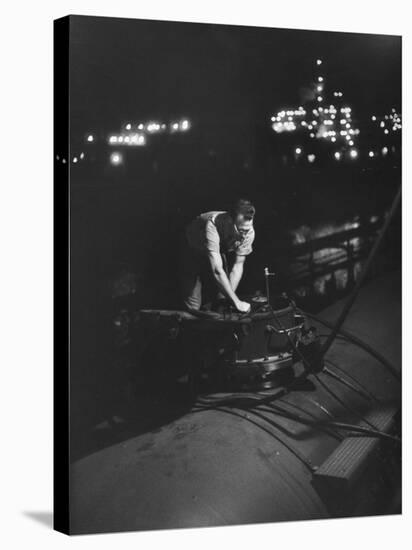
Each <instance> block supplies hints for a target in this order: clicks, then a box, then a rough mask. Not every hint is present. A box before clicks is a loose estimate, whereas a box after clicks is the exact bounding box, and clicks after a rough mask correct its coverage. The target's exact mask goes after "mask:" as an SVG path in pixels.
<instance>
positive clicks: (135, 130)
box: [86, 119, 191, 146]
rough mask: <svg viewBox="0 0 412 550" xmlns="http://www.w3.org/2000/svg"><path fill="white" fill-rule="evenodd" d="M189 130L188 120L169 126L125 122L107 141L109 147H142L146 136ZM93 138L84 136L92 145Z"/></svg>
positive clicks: (89, 135)
mask: <svg viewBox="0 0 412 550" xmlns="http://www.w3.org/2000/svg"><path fill="white" fill-rule="evenodd" d="M190 128H191V122H190V120H188V119H183V120H180V121H173V122H170V123H169V124H166V123H160V122H156V121H150V122H146V123H143V122H139V123H138V124H132V123H131V122H127V123H126V124H125V125H124V130H123V131H121V132H120V133H118V134H111V135H110V136H109V137H108V138H107V141H108V143H109V145H135V146H143V145H146V144H147V137H146V136H147V134H156V133H162V132H166V131H167V130H169V132H170V133H171V134H174V133H176V132H187V131H188V130H190ZM95 139H96V138H95V136H94V135H93V134H88V135H87V136H86V141H87V143H94V142H95Z"/></svg>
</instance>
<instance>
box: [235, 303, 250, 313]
mask: <svg viewBox="0 0 412 550" xmlns="http://www.w3.org/2000/svg"><path fill="white" fill-rule="evenodd" d="M235 306H236V309H237V310H238V311H240V312H241V313H247V312H248V311H250V304H249V303H248V302H242V301H241V300H239V301H238V302H236V304H235Z"/></svg>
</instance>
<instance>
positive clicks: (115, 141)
mask: <svg viewBox="0 0 412 550" xmlns="http://www.w3.org/2000/svg"><path fill="white" fill-rule="evenodd" d="M109 143H117V136H110V138H109Z"/></svg>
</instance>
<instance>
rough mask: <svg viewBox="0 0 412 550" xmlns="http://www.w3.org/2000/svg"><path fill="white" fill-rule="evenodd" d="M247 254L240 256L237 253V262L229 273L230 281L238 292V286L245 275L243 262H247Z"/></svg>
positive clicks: (233, 288)
mask: <svg viewBox="0 0 412 550" xmlns="http://www.w3.org/2000/svg"><path fill="white" fill-rule="evenodd" d="M245 260H246V256H239V255H238V254H236V259H235V263H234V264H233V266H232V270H231V272H230V275H229V282H230V286H231V287H232V290H233V291H234V292H236V289H237V287H238V286H239V283H240V280H241V278H242V275H243V264H244V263H245Z"/></svg>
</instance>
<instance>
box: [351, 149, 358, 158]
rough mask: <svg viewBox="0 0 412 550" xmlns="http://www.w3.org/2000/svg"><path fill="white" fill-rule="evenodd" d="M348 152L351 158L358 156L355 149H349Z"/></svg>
mask: <svg viewBox="0 0 412 550" xmlns="http://www.w3.org/2000/svg"><path fill="white" fill-rule="evenodd" d="M349 154H350V156H351V158H353V159H356V157H357V156H358V152H357V150H356V149H351V151H350V153H349Z"/></svg>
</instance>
